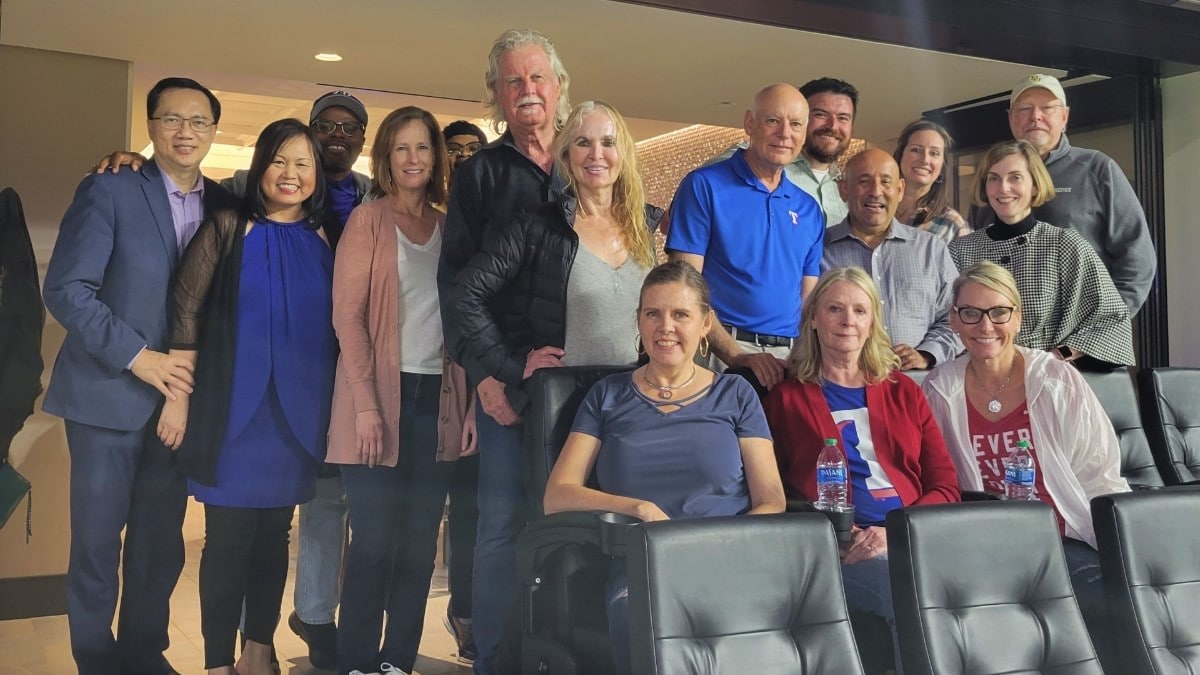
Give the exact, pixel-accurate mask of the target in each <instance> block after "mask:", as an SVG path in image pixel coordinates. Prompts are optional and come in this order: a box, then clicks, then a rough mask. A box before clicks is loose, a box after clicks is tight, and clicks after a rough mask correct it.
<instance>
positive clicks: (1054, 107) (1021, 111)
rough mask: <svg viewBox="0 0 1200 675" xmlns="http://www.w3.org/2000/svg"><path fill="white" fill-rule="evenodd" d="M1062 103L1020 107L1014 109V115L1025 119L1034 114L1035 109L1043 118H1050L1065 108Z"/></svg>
mask: <svg viewBox="0 0 1200 675" xmlns="http://www.w3.org/2000/svg"><path fill="white" fill-rule="evenodd" d="M1065 107H1066V106H1064V105H1063V104H1061V103H1052V104H1050V105H1036V106H1035V105H1019V106H1017V107H1015V108H1013V109H1012V113H1013V114H1014V115H1016V116H1017V117H1021V118H1025V117H1029V116H1030V115H1032V114H1033V110H1034V108H1037V109H1038V111H1040V112H1041V113H1042V117H1049V116H1051V115H1053V114H1054V113H1056V112H1058V111H1060V110H1062V109H1063V108H1065Z"/></svg>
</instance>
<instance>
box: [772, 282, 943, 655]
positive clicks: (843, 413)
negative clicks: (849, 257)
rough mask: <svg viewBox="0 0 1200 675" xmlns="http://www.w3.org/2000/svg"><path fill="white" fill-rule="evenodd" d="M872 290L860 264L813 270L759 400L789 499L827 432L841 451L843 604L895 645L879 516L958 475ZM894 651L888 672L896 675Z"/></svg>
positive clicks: (805, 494)
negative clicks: (781, 374)
mask: <svg viewBox="0 0 1200 675" xmlns="http://www.w3.org/2000/svg"><path fill="white" fill-rule="evenodd" d="M882 316H883V314H882V307H881V305H880V301H879V293H878V291H877V290H876V288H875V284H874V282H872V281H871V277H869V276H868V275H867V273H866V272H864V271H863V270H862V269H861V268H858V267H848V268H842V269H835V270H830V271H828V272H826V273H825V274H823V275H821V278H820V280H818V282H817V286H816V288H815V289H813V292H812V294H811V295H810V296H809V297H808V300H807V301H806V302H805V303H804V308H803V311H802V313H801V316H800V328H801V330H800V337H799V338H798V339H797V341H796V345H795V347H794V348H793V349H792V353H791V355H790V356H789V358H788V374H789V377H788V378H787V379H785V380H784V381H783V382H781V383H779V384H778V385H776V386H775V387H774V388H773V389H771V392H770V394H769V395H768V396H767V398H766V400H765V401H764V403H763V408H764V409H765V411H766V413H767V422H768V423H769V424H770V427H771V433H772V435H773V436H774V437H775V456H776V459H777V460H778V461H779V472H780V474H781V475H782V477H783V487H784V491H785V492H786V494H787V496H788V497H789V498H799V499H807V500H815V499H816V497H817V482H816V466H817V455H819V454H820V452H821V450H822V449H823V447H824V441H825V439H827V438H834V439H837V441H838V446H839V448H841V449H842V451H843V452H844V454H845V455H846V467H847V469H848V479H849V480H848V482H849V495H848V500H849V502H850V503H852V504H853V505H854V508H855V516H854V521H855V528H854V533H853V537H852V540H851V544H850V546H849V547H848V548H847V549H846V550H845V551H844V552H843V554H842V581H843V584H844V585H845V589H846V604H847V606H848V607H849V608H850V609H851V610H852V611H857V612H866V613H870V614H874V615H877V616H879V617H881V618H883V619H884V620H885V621H887V623H888V625H889V627H890V628H891V630H892V640H893V644H895V638H896V628H895V617H894V615H893V613H892V589H891V583H890V580H889V577H888V562H887V531H886V530H885V529H884V527H883V520H884V516H885V515H886V514H887V512H888V511H890V510H892V509H897V508H901V507H904V506H909V505H912V504H939V503H944V502H957V501H958V500H959V491H958V478H957V475H956V474H955V471H954V463H953V462H952V461H951V459H950V455H949V453H948V452H947V451H946V443H945V441H944V440H943V438H942V432H941V431H940V430H939V428H938V426H937V424H936V423H935V422H934V420H933V414H932V413H931V412H930V410H929V404H927V403H926V402H925V397H924V396H923V395H922V394H921V389H920V387H918V386H917V384H916V383H915V382H913V381H912V380H910V379H909V378H908V377H907V376H906V375H903V374H901V373H900V372H899V371H898V370H897V368H898V367H899V365H900V360H899V358H898V357H896V355H895V354H893V353H892V349H891V344H892V343H891V340H890V339H888V335H887V331H886V330H885V329H884V327H883V324H882ZM899 663H900V661H899V658H898V652H897V660H896V664H897V672H899Z"/></svg>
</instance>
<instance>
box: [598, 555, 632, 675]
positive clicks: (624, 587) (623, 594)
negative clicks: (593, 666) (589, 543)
mask: <svg viewBox="0 0 1200 675" xmlns="http://www.w3.org/2000/svg"><path fill="white" fill-rule="evenodd" d="M626 565H627V563H626V561H625V559H624V558H613V560H612V564H611V566H610V567H609V569H608V587H607V589H606V590H605V593H604V601H605V609H606V611H607V612H608V641H609V643H610V644H612V652H613V664H614V665H615V666H616V675H629V673H632V672H633V660H632V657H631V656H630V654H629V650H630V647H629V571H628V570H629V568H628V567H627V566H626Z"/></svg>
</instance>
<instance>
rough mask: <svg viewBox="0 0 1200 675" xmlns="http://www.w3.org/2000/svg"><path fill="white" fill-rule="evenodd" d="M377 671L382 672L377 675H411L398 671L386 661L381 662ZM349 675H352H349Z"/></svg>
mask: <svg viewBox="0 0 1200 675" xmlns="http://www.w3.org/2000/svg"><path fill="white" fill-rule="evenodd" d="M379 670H381V671H383V672H381V673H380V674H379V675H412V674H411V673H409V672H408V671H407V670H400V669H399V668H397V667H396V666H393V665H392V664H390V663H388V662H386V661H385V662H383V663H382V664H380V666H379ZM350 675H354V674H353V673H351V674H350Z"/></svg>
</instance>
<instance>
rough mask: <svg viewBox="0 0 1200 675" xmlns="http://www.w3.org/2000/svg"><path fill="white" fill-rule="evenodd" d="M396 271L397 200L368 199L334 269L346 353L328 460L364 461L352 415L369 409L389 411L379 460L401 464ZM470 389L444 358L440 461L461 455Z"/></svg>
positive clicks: (337, 380)
mask: <svg viewBox="0 0 1200 675" xmlns="http://www.w3.org/2000/svg"><path fill="white" fill-rule="evenodd" d="M439 221H441V218H440V216H439ZM440 226H441V224H440V222H439V227H440ZM398 277H399V271H398V270H397V261H396V225H395V222H394V220H393V218H392V214H391V205H390V203H389V202H388V200H387V199H378V200H375V201H371V202H367V203H365V204H363V205H361V206H359V207H358V208H356V209H354V211H353V212H352V213H351V214H350V220H349V221H347V222H346V231H345V232H344V233H343V234H342V238H341V240H340V241H339V242H338V247H337V258H336V260H335V262H334V267H333V329H334V331H335V332H336V333H337V337H338V342H339V343H340V345H341V349H342V353H341V356H339V357H338V362H337V370H336V372H335V373H334V385H333V409H332V411H331V413H330V418H329V449H328V454H327V455H326V459H325V461H327V462H330V463H333V464H360V463H361V462H360V461H359V455H358V444H357V436H356V433H355V426H354V421H355V417H356V416H357V414H358V413H359V412H362V411H364V410H378V411H379V413H380V416H381V417H383V458H382V460H381V462H380V463H381V464H383V465H384V466H396V463H397V461H398V460H399V458H400V450H401V448H400V326H399V307H398V297H399V292H400V287H399V279H398ZM468 394H469V391H468V385H467V378H466V373H464V372H463V369H462V368H460V367H458V365H457V364H455V363H453V362H452V361H451V360H450V358H449V357H444V360H443V368H442V393H441V398H440V401H439V414H438V447H437V459H438V460H439V461H453V460H455V459H457V458H458V453H459V443H460V441H461V439H462V425H463V418H464V417H465V414H466V409H467V403H468Z"/></svg>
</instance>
